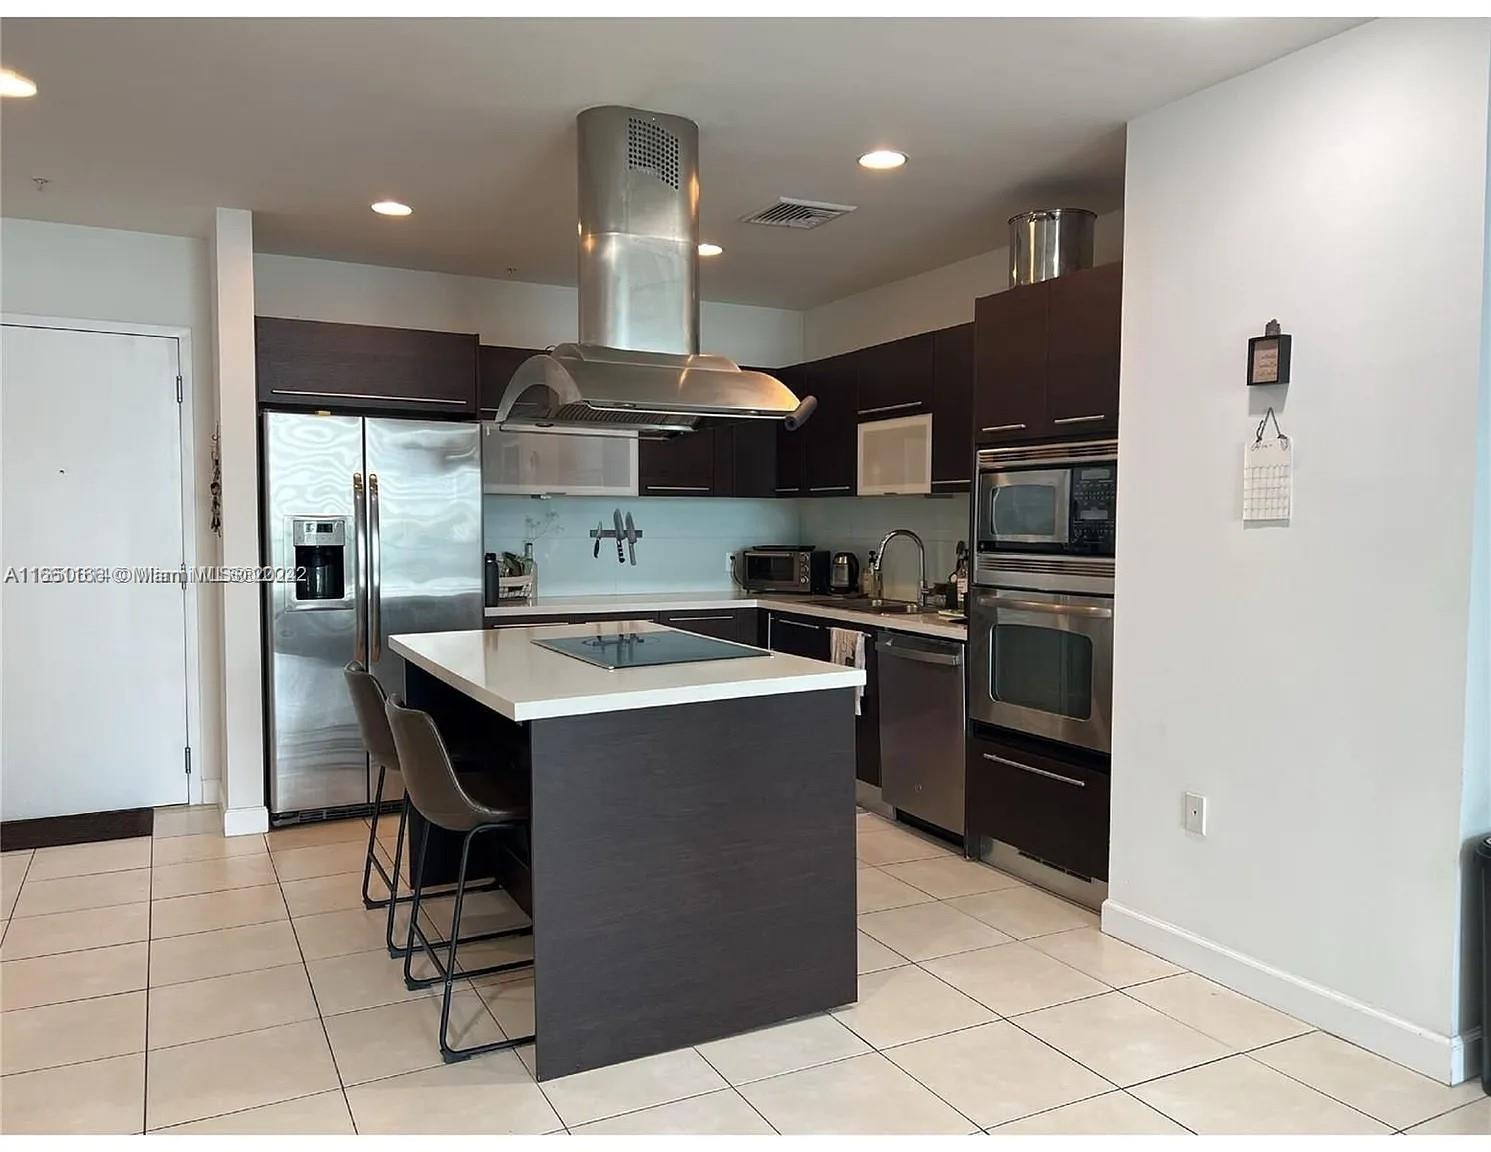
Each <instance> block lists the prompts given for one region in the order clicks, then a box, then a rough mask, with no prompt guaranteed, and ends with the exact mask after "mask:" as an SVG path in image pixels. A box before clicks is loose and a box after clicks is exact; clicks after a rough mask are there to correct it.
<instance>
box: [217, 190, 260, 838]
mask: <svg viewBox="0 0 1491 1152" xmlns="http://www.w3.org/2000/svg"><path fill="white" fill-rule="evenodd" d="M211 253H212V282H213V297H212V319H213V334H214V346H213V355H214V357H215V367H216V369H217V384H218V397H217V398H218V404H217V406H218V412H219V413H220V415H221V419H222V428H223V431H222V462H223V467H222V505H223V563H224V564H226V565H229V566H232V567H236V568H252V567H254V566H256V565H257V564H259V563H260V554H259V432H258V397H257V392H256V388H255V379H256V377H255V357H254V227H253V214H252V213H250V212H248V211H246V210H245V209H242V208H219V209H217V211H216V212H215V213H214V214H213V230H212V245H211ZM263 597H264V589H263V587H262V586H260V585H258V584H228V585H225V586H224V588H223V634H222V652H223V688H224V700H223V789H222V792H223V795H222V808H223V832H224V833H225V834H226V835H229V836H238V835H249V834H252V833H256V832H264V831H266V830H267V829H268V827H269V809H268V808H267V807H266V806H265V803H264V763H265V759H264V707H263V689H262V685H263V677H264V669H263V656H262V651H261V649H262V644H263V631H262V624H263V604H264V598H263Z"/></svg>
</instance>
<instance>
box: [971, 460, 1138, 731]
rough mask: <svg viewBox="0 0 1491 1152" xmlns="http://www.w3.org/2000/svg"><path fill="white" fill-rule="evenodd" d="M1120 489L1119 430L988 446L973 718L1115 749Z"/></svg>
mask: <svg viewBox="0 0 1491 1152" xmlns="http://www.w3.org/2000/svg"><path fill="white" fill-rule="evenodd" d="M1117 495H1118V444H1117V442H1116V441H1113V440H1097V441H1089V442H1086V443H1081V444H1060V445H1042V446H1031V447H1019V448H986V449H983V450H981V451H980V452H979V453H978V489H977V495H976V502H975V506H974V516H975V526H974V540H975V549H976V551H975V555H974V569H973V589H972V595H971V596H970V597H969V600H970V603H969V617H968V640H969V693H968V713H969V717H970V719H972V720H973V721H975V722H977V723H983V724H989V725H993V726H996V727H998V728H1005V729H1010V730H1013V731H1016V732H1022V733H1026V734H1028V735H1031V736H1037V737H1041V738H1043V739H1047V740H1054V741H1057V742H1059V743H1062V744H1071V745H1075V746H1077V747H1081V748H1088V749H1091V750H1093V751H1096V752H1103V753H1106V752H1108V751H1109V750H1110V748H1111V740H1112V722H1111V721H1112V705H1113V552H1114V538H1115V533H1114V527H1115V523H1114V509H1115V506H1116V502H1117Z"/></svg>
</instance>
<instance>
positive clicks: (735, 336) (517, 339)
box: [254, 253, 803, 368]
mask: <svg viewBox="0 0 1491 1152" xmlns="http://www.w3.org/2000/svg"><path fill="white" fill-rule="evenodd" d="M254 281H255V294H256V299H255V307H256V309H257V311H258V313H259V314H260V315H261V316H281V317H288V318H290V319H296V320H333V321H339V322H341V323H347V324H384V325H389V326H396V327H402V328H431V329H435V330H439V331H446V332H476V333H478V334H479V335H480V336H481V339H482V343H484V344H507V345H511V346H514V347H518V348H543V347H546V346H548V345H550V344H558V343H561V342H563V341H566V340H573V339H574V338H575V329H576V325H577V323H578V318H579V307H578V304H577V303H576V295H575V290H574V289H573V288H564V287H558V286H555V285H552V284H527V283H523V282H521V281H516V280H487V279H482V278H479V277H475V276H452V275H449V274H447V273H444V272H415V271H410V270H409V269H406V268H380V267H374V266H373V265H369V264H344V263H339V262H337V261H334V260H311V259H306V258H304V257H300V256H275V255H270V254H267V253H260V254H259V255H257V256H255V257H254ZM699 341H700V346H701V350H702V351H705V352H713V353H716V354H718V355H722V356H728V357H730V358H731V359H733V360H735V361H736V362H737V363H740V364H750V365H753V366H755V367H758V368H775V367H779V366H780V365H783V364H795V363H797V362H798V361H800V360H801V359H802V358H803V357H802V313H801V312H791V311H786V310H784V309H780V308H754V307H751V306H749V305H745V304H715V303H711V302H710V301H707V300H706V301H703V302H701V303H700V306H699Z"/></svg>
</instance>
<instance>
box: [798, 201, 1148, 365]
mask: <svg viewBox="0 0 1491 1152" xmlns="http://www.w3.org/2000/svg"><path fill="white" fill-rule="evenodd" d="M1122 251H1123V213H1122V212H1108V213H1105V214H1104V215H1102V216H1099V217H1098V219H1097V225H1096V228H1095V229H1094V235H1093V262H1094V263H1095V264H1111V263H1112V262H1113V261H1115V260H1117V259H1119V258H1120V256H1121V254H1122ZM1009 281H1010V254H1009V248H1008V247H1005V248H996V249H994V250H993V251H992V252H983V253H981V254H979V255H978V256H970V257H969V258H968V259H967V260H959V261H958V262H957V263H956V264H944V265H942V266H941V267H940V268H933V269H931V270H930V271H928V272H922V273H919V274H918V275H916V276H908V277H907V278H906V279H904V280H896V281H893V282H892V283H890V284H882V285H880V286H879V287H877V288H871V289H869V290H867V291H864V292H860V293H857V294H856V295H854V296H845V297H843V298H842V299H839V300H834V301H831V302H830V303H828V304H821V305H819V306H818V307H817V308H811V309H809V310H808V311H807V312H806V313H805V314H804V316H803V348H804V351H805V353H806V355H805V356H804V357H803V358H804V359H806V360H817V359H818V358H820V357H822V356H837V355H838V354H839V353H840V352H852V351H853V350H854V349H856V348H868V347H870V346H871V345H873V344H881V343H884V342H885V341H886V340H895V339H898V338H900V337H902V336H914V335H916V334H917V333H918V332H930V331H933V330H934V329H937V328H946V327H949V326H950V325H953V324H966V323H968V322H969V321H971V320H972V319H973V302H974V300H975V299H976V298H977V297H979V296H988V295H989V294H990V293H993V292H1003V291H1004V290H1005V289H1006V288H1008V287H1009Z"/></svg>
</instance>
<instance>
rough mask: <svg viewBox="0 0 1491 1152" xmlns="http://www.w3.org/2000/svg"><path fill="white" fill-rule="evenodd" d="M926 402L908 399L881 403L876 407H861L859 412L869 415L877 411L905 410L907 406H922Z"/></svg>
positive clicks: (862, 414)
mask: <svg viewBox="0 0 1491 1152" xmlns="http://www.w3.org/2000/svg"><path fill="white" fill-rule="evenodd" d="M924 403H926V401H924V400H908V401H906V403H904V404H881V405H879V406H878V407H875V408H861V409H860V410H859V414H860V415H861V416H869V415H872V414H873V413H876V412H904V411H905V410H906V409H907V408H920V407H921V406H922V405H923V404H924Z"/></svg>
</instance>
